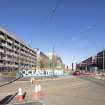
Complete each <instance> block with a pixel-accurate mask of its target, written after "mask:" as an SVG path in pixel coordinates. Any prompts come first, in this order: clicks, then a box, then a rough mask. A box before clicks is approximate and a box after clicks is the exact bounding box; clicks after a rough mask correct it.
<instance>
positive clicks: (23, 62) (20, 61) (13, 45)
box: [0, 27, 36, 72]
mask: <svg viewBox="0 0 105 105" xmlns="http://www.w3.org/2000/svg"><path fill="white" fill-rule="evenodd" d="M35 67H36V51H35V50H34V49H33V48H31V47H30V46H28V45H27V44H26V43H25V42H23V41H22V40H20V39H18V38H17V37H15V36H13V35H12V34H11V33H9V32H7V31H6V30H5V29H3V28H2V27H0V72H13V71H18V70H23V69H31V68H35Z"/></svg>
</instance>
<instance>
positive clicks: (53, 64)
mask: <svg viewBox="0 0 105 105" xmlns="http://www.w3.org/2000/svg"><path fill="white" fill-rule="evenodd" d="M52 50H53V52H52V70H53V76H54V69H55V67H54V66H55V63H54V60H55V59H54V45H53V49H52Z"/></svg>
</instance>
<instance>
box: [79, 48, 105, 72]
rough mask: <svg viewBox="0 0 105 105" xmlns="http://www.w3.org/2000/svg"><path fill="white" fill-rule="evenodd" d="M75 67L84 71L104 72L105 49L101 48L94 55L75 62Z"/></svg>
mask: <svg viewBox="0 0 105 105" xmlns="http://www.w3.org/2000/svg"><path fill="white" fill-rule="evenodd" d="M77 69H80V70H85V71H94V70H97V71H100V72H101V71H103V72H105V50H102V51H100V52H98V53H97V54H96V56H94V57H90V58H88V59H86V60H84V61H82V62H81V63H79V64H77Z"/></svg>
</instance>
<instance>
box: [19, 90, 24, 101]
mask: <svg viewBox="0 0 105 105" xmlns="http://www.w3.org/2000/svg"><path fill="white" fill-rule="evenodd" d="M18 101H19V102H23V94H22V88H19V89H18Z"/></svg>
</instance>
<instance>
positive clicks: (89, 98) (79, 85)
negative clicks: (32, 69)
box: [0, 76, 105, 105]
mask: <svg viewBox="0 0 105 105" xmlns="http://www.w3.org/2000/svg"><path fill="white" fill-rule="evenodd" d="M39 83H40V84H41V86H42V90H43V93H44V95H43V96H41V97H37V100H36V99H34V98H33V100H31V98H32V97H31V96H32V94H33V92H34V85H32V84H31V83H30V81H17V82H14V83H13V84H11V85H8V86H5V87H2V88H0V99H2V98H3V97H4V96H7V95H10V94H14V93H15V92H16V91H17V90H18V88H19V87H21V88H22V90H23V92H25V91H26V92H27V94H26V97H25V102H26V103H28V102H29V101H40V102H41V103H43V105H105V82H104V81H101V80H97V79H95V80H94V79H89V78H85V77H81V78H77V77H72V76H69V77H63V78H59V79H53V80H41V81H39ZM14 103H18V100H17V97H15V99H14V100H12V101H11V102H10V104H14Z"/></svg>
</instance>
